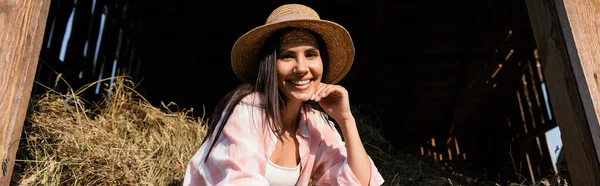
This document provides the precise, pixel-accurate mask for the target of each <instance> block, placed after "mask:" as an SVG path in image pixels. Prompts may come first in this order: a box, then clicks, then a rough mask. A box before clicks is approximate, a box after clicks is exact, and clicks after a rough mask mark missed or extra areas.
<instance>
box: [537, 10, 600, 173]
mask: <svg viewBox="0 0 600 186" xmlns="http://www.w3.org/2000/svg"><path fill="white" fill-rule="evenodd" d="M526 3H527V8H528V10H529V17H530V21H531V25H532V27H533V32H534V36H535V39H536V43H537V46H538V50H539V54H540V60H541V61H542V63H543V65H542V66H543V67H544V69H543V70H544V73H545V75H546V82H547V84H548V86H547V87H548V92H549V94H550V101H551V102H552V104H553V109H554V113H555V119H556V120H557V121H556V122H557V124H558V126H559V128H560V131H561V133H562V136H561V137H562V141H563V144H564V148H565V152H566V155H567V162H568V166H569V172H570V174H571V179H572V182H573V183H572V185H600V163H599V160H600V125H599V122H598V121H599V118H598V116H600V90H599V89H598V88H599V86H600V85H599V83H600V79H598V78H599V77H598V75H599V73H600V0H526Z"/></svg>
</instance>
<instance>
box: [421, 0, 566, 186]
mask: <svg viewBox="0 0 600 186" xmlns="http://www.w3.org/2000/svg"><path fill="white" fill-rule="evenodd" d="M526 10H527V9H526V5H525V3H524V2H521V1H502V2H501V3H500V2H499V3H498V5H497V9H496V11H497V12H495V14H494V17H493V18H490V19H489V22H488V24H487V26H485V27H483V28H475V29H477V30H476V31H475V33H474V35H475V37H474V38H472V41H471V42H469V43H468V44H467V47H466V50H464V51H463V53H462V55H463V56H464V57H462V58H460V59H461V60H463V61H462V62H461V63H464V65H461V68H462V73H463V75H462V78H463V79H464V80H463V81H464V82H465V83H462V84H461V85H460V89H459V91H458V94H457V95H456V98H455V99H456V103H455V107H454V108H453V111H452V114H453V115H452V117H451V118H450V119H451V121H450V122H451V127H450V129H449V130H447V129H444V127H438V128H439V129H440V130H445V131H444V132H445V134H439V133H438V134H433V135H432V136H431V138H430V139H428V140H426V141H425V142H424V143H423V145H422V146H421V147H420V149H419V150H420V151H421V153H422V154H423V155H426V156H430V157H431V158H433V159H435V160H437V161H441V162H443V163H445V164H448V165H450V166H453V167H455V168H457V170H460V169H461V168H462V167H465V166H467V165H469V164H470V165H472V166H469V169H471V170H470V171H473V172H469V174H470V175H471V176H479V177H487V178H488V179H490V180H502V181H514V182H523V181H526V182H528V183H533V182H536V181H539V180H540V178H545V177H549V176H552V175H553V173H554V171H555V170H554V167H553V165H552V161H551V159H550V157H551V156H550V151H549V149H548V146H547V143H546V139H545V132H546V131H548V130H549V129H552V128H553V127H556V123H555V122H554V120H552V119H550V115H551V113H552V111H551V110H552V109H551V105H550V104H549V102H546V101H545V99H544V95H543V94H544V90H543V89H544V86H545V79H544V75H543V72H542V71H541V68H542V67H541V66H542V64H541V62H540V61H539V60H536V55H535V51H536V45H535V41H534V38H533V35H532V30H531V26H530V23H529V21H528V19H527V11H526ZM448 70H449V69H448ZM440 125H444V123H440ZM461 171H466V170H464V169H463V170H461ZM459 172H460V171H459ZM463 173H464V172H463Z"/></svg>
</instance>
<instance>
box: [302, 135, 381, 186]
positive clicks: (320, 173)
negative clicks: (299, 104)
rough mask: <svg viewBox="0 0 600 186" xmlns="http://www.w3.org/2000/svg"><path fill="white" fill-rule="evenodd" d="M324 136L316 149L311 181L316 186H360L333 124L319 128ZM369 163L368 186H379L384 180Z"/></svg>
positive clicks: (344, 146)
mask: <svg viewBox="0 0 600 186" xmlns="http://www.w3.org/2000/svg"><path fill="white" fill-rule="evenodd" d="M321 131H322V133H323V134H324V135H323V139H322V142H321V144H320V145H319V147H318V150H317V154H316V157H318V158H317V160H316V161H317V162H316V163H315V169H314V172H313V174H312V179H313V181H314V182H315V183H316V185H360V182H359V181H358V178H356V176H355V175H354V173H353V172H352V170H351V169H350V166H349V164H348V160H347V151H346V145H345V143H344V141H342V138H341V136H340V133H339V132H338V131H337V130H336V129H335V127H334V126H333V123H329V125H325V126H323V127H321ZM369 161H370V162H371V176H370V181H369V185H370V186H379V185H381V184H383V182H384V180H383V177H382V176H381V174H380V173H379V171H378V170H377V167H375V164H374V163H373V160H371V158H370V157H369Z"/></svg>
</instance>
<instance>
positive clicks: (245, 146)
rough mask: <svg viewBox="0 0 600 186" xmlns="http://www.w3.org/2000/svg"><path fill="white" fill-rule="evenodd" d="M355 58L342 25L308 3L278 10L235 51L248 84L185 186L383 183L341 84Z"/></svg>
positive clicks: (219, 118)
mask: <svg viewBox="0 0 600 186" xmlns="http://www.w3.org/2000/svg"><path fill="white" fill-rule="evenodd" d="M353 59H354V46H353V43H352V39H351V38H350V35H349V34H348V32H347V31H346V30H345V29H344V28H343V27H342V26H340V25H338V24H336V23H333V22H330V21H326V20H321V19H320V18H319V16H318V14H317V13H316V12H315V11H314V10H313V9H311V8H309V7H306V6H303V5H299V4H288V5H283V6H280V7H278V8H277V9H275V10H274V11H273V12H272V13H271V15H270V16H269V18H268V19H267V23H266V24H265V25H262V26H259V27H257V28H255V29H253V30H251V31H249V32H247V33H246V34H244V35H243V36H242V37H240V38H239V39H238V41H237V42H236V43H235V44H234V46H233V49H232V53H231V60H232V61H231V63H232V67H233V69H234V72H235V74H236V76H238V78H239V79H240V80H242V81H243V82H244V84H242V85H241V86H239V87H238V88H237V89H235V90H233V91H232V92H231V93H229V94H228V95H227V96H225V98H224V99H222V100H221V102H220V103H219V105H218V106H217V109H216V110H215V112H214V114H213V117H212V118H211V122H210V129H209V131H208V134H207V137H206V138H205V140H204V142H203V144H202V146H201V147H200V149H199V150H198V151H197V152H196V154H195V155H194V157H193V158H192V160H191V161H190V162H189V164H188V167H187V172H186V175H185V180H184V185H307V184H308V183H309V181H310V180H312V181H313V182H314V183H315V184H316V185H321V184H323V185H381V184H382V183H383V178H382V177H381V175H380V174H379V172H378V171H377V168H376V167H375V166H374V164H373V162H372V161H371V159H370V158H369V156H368V155H367V153H366V152H365V149H364V147H363V145H362V141H361V139H360V137H359V135H358V131H357V128H356V122H355V120H354V117H353V116H352V113H351V112H350V103H349V98H348V92H347V91H346V90H345V89H344V88H343V87H341V86H339V85H335V83H337V82H338V81H339V80H341V79H342V78H343V77H344V75H345V74H346V73H347V72H348V71H349V69H350V67H351V65H352V61H353ZM311 103H314V104H311ZM311 105H314V106H315V107H317V108H318V107H320V108H318V109H314V108H313V107H311ZM320 110H322V111H320ZM330 117H331V118H333V120H334V121H335V122H336V123H337V124H338V125H339V127H340V129H341V131H342V134H343V137H344V138H343V139H345V140H344V141H345V143H344V141H342V138H341V135H340V134H339V133H338V132H337V130H336V128H335V126H334V123H333V121H331V120H329V118H330Z"/></svg>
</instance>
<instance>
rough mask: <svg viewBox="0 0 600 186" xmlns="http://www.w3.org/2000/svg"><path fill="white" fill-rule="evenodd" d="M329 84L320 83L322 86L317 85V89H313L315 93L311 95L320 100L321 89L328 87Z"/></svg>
mask: <svg viewBox="0 0 600 186" xmlns="http://www.w3.org/2000/svg"><path fill="white" fill-rule="evenodd" d="M330 86H331V85H329V84H324V83H323V84H322V86H319V88H318V89H317V91H315V94H314V95H313V96H314V97H315V99H314V100H315V101H319V100H321V96H322V95H323V90H325V89H327V88H328V87H330Z"/></svg>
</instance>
